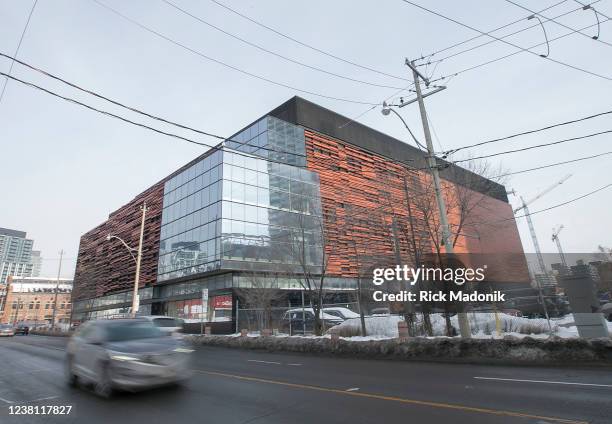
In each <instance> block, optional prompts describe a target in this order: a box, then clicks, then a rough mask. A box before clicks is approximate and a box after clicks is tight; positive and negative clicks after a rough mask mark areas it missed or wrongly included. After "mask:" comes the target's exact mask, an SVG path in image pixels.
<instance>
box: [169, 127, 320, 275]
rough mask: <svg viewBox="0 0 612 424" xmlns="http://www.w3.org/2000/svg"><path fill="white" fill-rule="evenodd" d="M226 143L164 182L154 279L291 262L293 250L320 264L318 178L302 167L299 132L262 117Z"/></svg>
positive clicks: (301, 256)
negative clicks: (253, 265)
mask: <svg viewBox="0 0 612 424" xmlns="http://www.w3.org/2000/svg"><path fill="white" fill-rule="evenodd" d="M233 140H241V141H233ZM225 145H226V146H227V147H222V150H219V151H215V152H213V153H212V154H210V155H208V156H207V157H205V158H203V159H201V160H199V161H198V162H197V163H195V164H194V165H192V166H190V167H189V168H187V169H185V170H183V171H182V172H180V173H179V174H177V175H175V176H173V177H172V178H170V179H169V180H168V181H166V183H165V186H164V198H163V212H162V227H161V236H160V252H159V264H158V277H157V281H166V280H172V279H176V278H180V277H184V276H188V275H194V274H200V273H203V272H206V271H211V270H215V269H244V268H246V267H247V265H244V264H247V263H253V262H257V263H258V264H259V269H261V266H262V264H274V263H275V264H280V263H283V264H291V263H296V262H297V261H298V258H296V256H297V255H298V252H299V255H300V257H299V260H300V262H301V261H302V259H305V261H306V264H307V265H314V266H316V265H317V264H320V262H321V257H322V254H321V249H322V247H321V245H322V243H321V218H320V210H321V200H320V193H319V178H318V174H316V173H314V172H312V171H308V170H307V169H305V168H303V167H302V166H303V165H305V156H304V151H305V147H304V130H303V129H302V128H300V127H298V126H295V125H292V124H289V123H287V122H284V121H281V120H279V119H276V118H272V117H266V118H263V119H261V120H259V121H258V122H256V123H254V124H252V125H251V126H250V127H249V128H247V129H245V130H243V131H241V132H240V133H238V135H236V136H234V137H232V138H231V140H229V141H227V142H226V143H225ZM229 146H233V147H235V149H239V150H240V151H238V150H235V149H233V148H230V147H229ZM280 151H282V152H290V153H280ZM300 165H301V166H300ZM302 251H303V252H304V255H301V252H302ZM228 261H231V263H229V262H228ZM241 263H242V264H243V265H240V264H241ZM277 267H278V266H277ZM267 269H270V270H274V269H276V268H273V267H267Z"/></svg>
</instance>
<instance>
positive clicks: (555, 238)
mask: <svg viewBox="0 0 612 424" xmlns="http://www.w3.org/2000/svg"><path fill="white" fill-rule="evenodd" d="M561 230H563V225H559V227H557V228H553V233H552V241H554V242H555V244H556V245H557V250H558V251H559V257H560V258H561V264H563V267H564V268H567V261H566V260H565V253H563V249H562V248H561V240H559V233H560V232H561Z"/></svg>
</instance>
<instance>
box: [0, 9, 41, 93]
mask: <svg viewBox="0 0 612 424" xmlns="http://www.w3.org/2000/svg"><path fill="white" fill-rule="evenodd" d="M37 3H38V0H34V3H33V4H32V8H31V9H30V13H29V14H28V19H27V21H26V23H25V25H24V27H23V31H21V37H19V42H18V43H17V48H16V49H15V53H13V56H14V57H17V55H18V54H19V49H20V48H21V43H23V37H25V34H26V31H27V30H28V26H29V25H30V19H32V14H33V13H34V8H35V7H36V4H37ZM14 63H15V62H14V61H13V62H11V66H9V70H8V73H9V75H10V74H11V72H13V65H14ZM8 81H9V79H8V78H7V79H5V80H4V84H3V85H2V91H1V92H0V103H2V99H3V98H4V92H5V91H6V85H7V84H8Z"/></svg>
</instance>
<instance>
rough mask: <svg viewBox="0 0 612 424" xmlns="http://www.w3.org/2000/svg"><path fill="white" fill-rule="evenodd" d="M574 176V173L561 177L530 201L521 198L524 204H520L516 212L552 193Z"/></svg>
mask: <svg viewBox="0 0 612 424" xmlns="http://www.w3.org/2000/svg"><path fill="white" fill-rule="evenodd" d="M571 176H572V174H567V175H566V176H565V177H563V178H561V180H559V181H557V182H556V183H554V184H553V185H551V186H550V187H548V188H547V189H546V190H543V191H541V192H540V193H539V194H538V195H537V196H535V197H533V198H532V199H530V200H529V201H528V202H525V201H524V200H523V198H521V201H522V203H523V204H522V205H521V206H519V207H518V208H516V209H515V210H514V213H517V212H518V211H520V210H521V209H525V207H526V206H528V205H530V204H532V203H533V202H535V201H536V200H538V199H540V198H541V197H542V196H544V195H546V194H548V193H550V192H551V191H553V190H554V189H556V188H557V187H559V186H560V185H561V184H563V183H564V182H566V181H567V180H568V179H569V178H570V177H571Z"/></svg>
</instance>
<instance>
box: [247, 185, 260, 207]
mask: <svg viewBox="0 0 612 424" xmlns="http://www.w3.org/2000/svg"><path fill="white" fill-rule="evenodd" d="M244 201H245V203H252V204H257V187H255V186H251V185H245V186H244Z"/></svg>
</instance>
